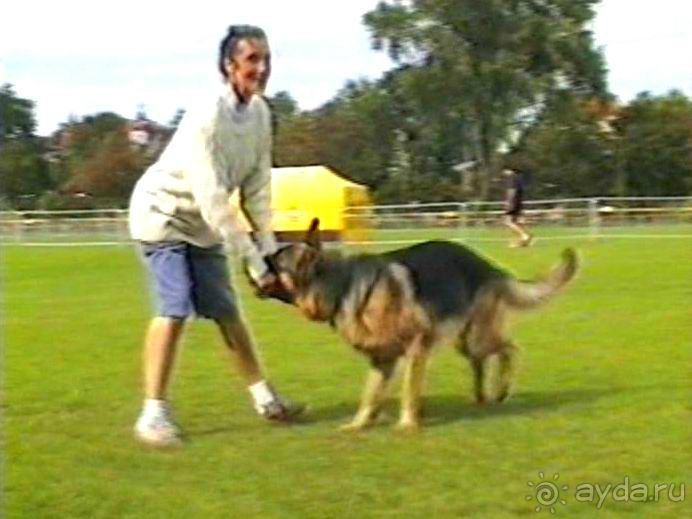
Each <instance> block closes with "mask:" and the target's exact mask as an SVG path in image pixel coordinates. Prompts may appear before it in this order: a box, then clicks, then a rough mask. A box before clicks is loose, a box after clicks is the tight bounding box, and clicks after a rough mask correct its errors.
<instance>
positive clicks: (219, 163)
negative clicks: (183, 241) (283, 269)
mask: <svg viewBox="0 0 692 519" xmlns="http://www.w3.org/2000/svg"><path fill="white" fill-rule="evenodd" d="M191 145H192V155H191V164H190V165H189V171H190V177H189V182H190V188H191V191H192V195H193V196H194V198H195V201H196V202H197V205H198V206H199V209H200V213H201V215H202V218H203V219H204V221H205V222H206V223H207V224H208V225H209V227H210V228H211V229H212V230H214V231H215V232H216V233H217V234H219V235H220V236H221V237H222V238H223V240H224V241H225V242H226V244H228V245H230V246H232V247H233V249H234V250H235V252H236V254H238V255H239V256H240V257H242V258H243V259H244V260H245V261H246V262H247V267H248V270H249V272H250V275H251V276H252V277H253V278H255V279H257V278H259V277H261V276H262V275H263V274H264V273H266V271H267V266H266V264H265V262H264V259H263V258H262V255H261V254H260V251H259V250H258V249H257V247H256V246H255V244H254V243H253V241H252V240H251V239H250V237H249V236H248V234H247V232H246V231H245V229H243V227H242V225H241V223H240V220H239V215H238V214H237V211H236V210H235V209H234V208H233V207H232V206H231V204H230V202H229V198H230V195H231V190H232V189H233V187H234V186H231V185H229V183H228V182H229V180H228V179H227V177H226V175H225V174H224V171H226V169H227V164H225V162H224V159H223V156H224V155H223V153H221V150H220V148H219V143H218V142H217V141H216V139H215V136H214V124H213V121H212V122H211V123H207V124H202V125H201V126H200V127H199V128H198V129H193V131H192V143H191Z"/></svg>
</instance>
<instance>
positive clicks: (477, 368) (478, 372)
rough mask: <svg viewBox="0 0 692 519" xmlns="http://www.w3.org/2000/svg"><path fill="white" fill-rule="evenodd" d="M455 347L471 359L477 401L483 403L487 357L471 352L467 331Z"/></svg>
mask: <svg viewBox="0 0 692 519" xmlns="http://www.w3.org/2000/svg"><path fill="white" fill-rule="evenodd" d="M455 348H456V350H457V351H458V352H459V354H460V355H461V356H462V357H466V358H467V359H468V360H469V364H471V369H472V371H473V392H474V396H475V398H476V402H477V403H479V404H483V403H484V402H485V391H484V389H483V387H484V381H485V362H484V361H485V359H484V358H478V357H475V356H473V355H472V354H471V352H470V351H469V345H468V342H467V336H466V333H464V334H463V335H462V336H461V337H460V339H459V342H457V344H456V345H455Z"/></svg>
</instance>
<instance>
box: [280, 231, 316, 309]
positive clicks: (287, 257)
mask: <svg viewBox="0 0 692 519" xmlns="http://www.w3.org/2000/svg"><path fill="white" fill-rule="evenodd" d="M319 225H320V221H319V220H318V219H317V218H313V220H312V222H311V223H310V228H309V229H308V231H307V234H306V236H305V240H304V241H303V242H300V243H293V244H291V245H287V246H286V247H282V248H281V249H279V250H278V251H276V252H275V253H274V254H273V255H272V256H271V257H270V261H271V263H272V266H273V268H274V269H275V271H276V274H277V275H278V276H279V280H280V281H281V283H282V284H283V285H284V287H285V288H286V290H288V291H289V292H291V293H292V294H293V295H294V296H295V295H297V293H298V292H299V291H300V290H301V289H304V288H305V286H306V285H307V284H309V283H310V280H311V279H312V277H313V275H314V270H315V266H316V264H317V263H318V261H319V259H320V257H321V255H322V244H321V242H320V231H319Z"/></svg>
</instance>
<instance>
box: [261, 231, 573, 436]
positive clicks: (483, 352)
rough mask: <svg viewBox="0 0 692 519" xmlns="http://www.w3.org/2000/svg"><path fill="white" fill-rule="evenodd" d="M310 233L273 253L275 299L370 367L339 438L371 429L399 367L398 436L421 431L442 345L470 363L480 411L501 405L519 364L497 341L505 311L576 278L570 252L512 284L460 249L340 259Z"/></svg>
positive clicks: (534, 302)
mask: <svg viewBox="0 0 692 519" xmlns="http://www.w3.org/2000/svg"><path fill="white" fill-rule="evenodd" d="M318 225H319V222H318V221H317V220H313V223H312V225H311V227H310V229H309V231H308V234H307V238H306V240H305V243H296V244H292V245H289V246H287V247H284V248H282V249H280V250H278V251H277V252H276V253H275V254H274V255H273V256H271V257H270V263H271V264H272V267H273V268H274V269H275V270H276V274H277V276H278V279H279V280H280V282H281V284H282V285H283V289H284V293H283V294H282V295H281V296H280V297H279V298H280V299H282V300H284V301H286V302H290V303H292V304H294V305H295V306H296V307H298V309H299V310H300V311H301V312H302V313H303V314H304V315H305V316H306V317H308V318H309V319H312V320H315V321H324V322H328V323H330V324H331V325H332V326H333V327H334V328H335V329H336V330H337V331H338V332H339V333H340V335H341V336H342V337H343V338H344V339H345V340H346V341H347V342H348V343H349V344H351V345H352V346H353V347H354V348H355V349H356V350H358V351H360V352H361V353H363V354H365V355H366V356H367V357H368V358H369V360H370V364H371V370H370V374H369V377H368V380H367V383H366V385H365V390H364V393H363V397H362V401H361V404H360V407H359V409H358V411H357V413H356V414H355V416H354V417H353V419H352V420H351V422H350V423H348V424H347V425H345V426H344V428H345V429H354V430H358V429H362V428H365V427H367V426H369V425H371V424H373V422H374V421H375V419H376V418H377V415H378V412H379V410H380V406H381V404H382V401H383V398H384V396H385V390H386V388H387V385H388V382H389V381H390V379H391V378H392V374H393V373H394V371H395V367H396V365H397V363H398V362H399V361H400V360H402V361H403V364H404V374H403V391H402V396H401V412H400V417H399V423H398V427H399V428H402V429H415V428H417V427H419V425H420V417H419V415H420V407H421V404H420V402H421V393H422V389H423V380H424V375H425V370H426V364H427V362H428V357H429V355H430V352H431V350H432V348H433V346H435V345H437V344H441V343H452V344H454V345H455V346H456V349H457V350H458V351H459V352H460V353H461V354H462V355H464V356H465V357H467V358H468V360H469V362H470V364H471V367H472V369H473V375H474V384H475V397H476V400H477V402H478V403H484V402H486V401H488V400H491V401H497V402H501V401H503V400H505V399H506V398H507V397H508V395H509V392H510V385H511V382H512V374H513V368H514V364H515V358H516V355H517V347H516V346H515V345H514V343H512V341H511V340H510V339H509V338H508V336H507V335H506V332H505V327H504V322H505V317H506V314H507V311H508V310H512V309H529V308H532V307H535V306H538V305H539V304H541V303H543V302H545V301H547V300H549V299H550V298H551V297H552V296H553V295H554V294H555V293H556V292H558V291H559V290H560V289H561V288H562V287H563V286H564V285H565V284H566V283H567V282H568V281H569V280H570V279H572V277H573V276H574V274H575V273H576V270H577V263H578V262H577V255H576V253H575V251H574V250H572V249H566V250H565V251H564V252H563V254H562V261H561V262H560V263H559V264H558V265H557V266H556V267H554V268H553V270H552V271H551V272H550V273H549V274H548V275H547V276H546V277H545V278H543V279H541V280H536V281H519V280H517V279H516V278H514V277H513V276H512V275H511V274H509V273H508V272H506V271H504V270H501V269H500V268H498V267H496V266H494V265H493V264H491V263H490V262H488V261H487V260H486V259H484V258H482V257H480V256H479V255H477V254H475V253H474V252H472V251H471V250H470V249H468V248H467V247H464V246H462V245H458V244H456V243H451V242H446V241H429V242H425V243H420V244H418V245H414V246H411V247H407V248H403V249H398V250H394V251H391V252H386V253H384V254H363V255H355V256H350V257H344V256H342V255H340V254H339V253H336V252H327V251H323V250H322V248H321V245H320V239H319V231H318ZM266 295H268V296H269V297H275V295H272V294H266ZM491 356H496V357H497V358H498V359H499V369H498V370H495V371H496V377H494V378H495V380H493V381H490V382H492V383H493V385H494V386H495V391H494V393H495V394H494V396H492V397H489V396H487V395H486V392H485V389H484V387H485V385H486V384H485V378H486V374H488V373H489V370H488V369H487V368H488V366H487V362H486V361H487V360H488V359H489V357H491Z"/></svg>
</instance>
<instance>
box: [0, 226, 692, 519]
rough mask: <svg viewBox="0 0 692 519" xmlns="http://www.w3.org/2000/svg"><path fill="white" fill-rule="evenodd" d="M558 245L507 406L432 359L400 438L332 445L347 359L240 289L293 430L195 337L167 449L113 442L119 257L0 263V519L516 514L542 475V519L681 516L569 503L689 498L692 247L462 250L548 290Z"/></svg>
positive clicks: (347, 383) (127, 339)
mask: <svg viewBox="0 0 692 519" xmlns="http://www.w3.org/2000/svg"><path fill="white" fill-rule="evenodd" d="M687 231H689V229H687ZM661 232H668V233H669V234H671V233H672V234H678V233H680V234H683V232H681V230H680V228H679V227H675V228H670V229H668V230H665V229H664V230H661ZM566 234H569V233H566ZM410 236H411V235H410V234H409V235H408V237H410ZM499 236H504V233H503V234H496V235H495V237H499ZM566 244H572V245H575V246H577V247H578V248H579V249H580V251H581V253H582V256H583V260H584V266H583V271H582V272H581V274H580V277H579V279H578V280H577V281H576V282H575V283H574V285H573V286H571V287H570V289H569V290H568V291H567V292H566V293H565V294H564V295H563V296H561V297H560V298H559V299H558V300H556V301H555V302H554V303H552V304H550V305H549V306H548V307H546V308H544V309H542V310H541V311H538V312H534V313H530V314H526V315H524V316H521V317H519V318H517V319H516V320H515V321H516V322H515V324H514V327H513V330H514V333H513V336H514V337H515V338H516V340H517V342H518V343H519V344H520V345H522V346H523V349H524V354H523V359H522V367H521V370H520V374H519V377H518V385H517V391H516V394H515V395H514V396H513V398H512V399H510V400H509V401H508V402H507V403H506V404H503V405H501V406H491V407H487V408H478V407H476V406H474V405H473V404H472V401H471V380H470V370H469V369H468V367H467V366H466V365H465V364H464V363H463V362H462V361H461V360H460V359H459V358H458V357H457V356H456V355H455V354H454V353H453V352H452V351H450V350H445V351H441V352H439V354H438V355H436V358H435V359H434V360H433V364H432V366H431V369H430V377H429V383H428V388H427V407H426V418H425V424H426V426H425V428H424V430H423V431H422V432H420V433H419V434H416V435H406V434H401V433H397V432H395V431H394V430H393V429H392V428H391V427H389V426H381V427H377V428H375V429H373V430H370V431H368V432H366V433H362V434H347V433H342V432H339V431H337V430H336V429H337V427H338V425H339V424H341V423H342V422H345V421H346V420H347V419H348V418H349V417H350V414H351V413H353V412H354V410H355V407H356V405H357V402H358V398H359V395H360V390H361V384H362V381H363V379H364V375H365V371H366V364H365V362H364V360H363V359H362V358H360V357H359V356H358V355H356V354H355V353H354V352H353V351H351V350H350V349H349V348H347V347H346V346H344V345H343V343H342V342H341V341H340V340H339V338H338V337H337V336H336V335H334V334H333V332H332V331H331V330H330V329H329V328H328V327H325V326H320V325H316V324H314V323H309V322H307V321H304V320H303V319H302V318H300V317H299V316H298V315H297V314H296V313H295V312H294V311H293V310H292V309H291V308H287V307H284V306H282V305H280V304H278V303H274V302H262V301H258V300H255V299H254V298H253V297H252V296H251V295H250V294H249V293H248V292H247V291H246V289H245V285H244V283H239V285H240V287H241V292H242V296H243V299H244V302H245V310H246V313H247V315H248V317H249V319H250V321H251V323H252V327H253V329H254V331H255V335H256V337H257V340H258V342H259V344H260V345H261V350H262V356H263V358H264V360H265V363H266V365H267V368H268V371H269V373H270V374H271V379H272V380H273V381H274V382H275V384H276V385H277V386H278V387H279V388H280V390H281V391H282V392H283V393H285V394H287V395H289V396H290V397H291V398H294V399H300V400H304V401H306V402H308V403H309V404H310V406H311V408H312V411H311V413H310V416H309V419H308V420H306V422H305V423H304V424H301V425H296V426H292V427H281V426H271V425H268V424H266V423H263V422H262V421H260V420H259V419H258V418H257V417H256V416H255V415H254V412H253V410H252V409H251V407H250V405H249V398H248V395H247V392H246V390H245V389H244V388H243V387H242V386H241V384H240V382H239V380H238V378H237V377H236V376H235V374H234V373H233V372H232V370H231V369H230V367H229V365H228V364H227V362H226V358H225V352H224V351H223V349H222V347H221V345H220V342H219V340H218V339H217V337H216V335H215V333H214V330H213V328H212V326H211V325H210V324H208V323H205V322H195V323H192V324H191V326H190V327H189V329H188V332H187V333H186V337H185V340H184V347H183V350H182V352H181V356H180V359H179V363H178V366H177V368H176V377H175V383H174V386H173V391H172V397H173V400H174V402H175V409H176V414H177V417H178V419H179V421H180V422H181V423H182V425H183V426H184V427H185V429H186V431H187V433H188V434H189V438H190V441H189V443H188V444H187V445H186V446H185V447H184V448H182V449H179V450H174V451H155V450H149V449H146V448H143V447H141V446H139V445H138V444H136V443H135V442H134V441H133V439H132V437H131V427H132V424H133V421H134V419H135V418H136V415H137V413H138V411H139V405H140V388H139V375H140V365H139V360H140V341H141V337H142V333H143V330H144V327H145V325H146V321H147V317H148V301H147V295H146V291H145V281H144V276H143V272H142V269H141V267H140V265H139V263H138V259H137V257H136V254H135V252H134V250H133V249H131V248H130V247H127V246H121V247H101V248H95V247H94V248H90V247H79V248H71V249H63V248H21V247H14V246H11V247H5V248H4V249H3V250H2V264H3V278H4V294H3V298H4V323H3V335H4V344H3V350H4V352H3V353H4V374H3V375H4V382H3V384H4V388H3V389H4V395H3V403H2V405H3V411H4V412H3V415H4V416H3V417H4V424H3V425H4V431H3V436H4V438H3V441H4V471H3V472H4V473H3V474H2V483H3V486H4V496H3V497H4V499H3V501H4V507H5V510H4V512H5V513H4V516H5V517H8V518H15V517H21V518H24V517H26V518H44V517H45V518H56V517H57V518H64V517H69V518H73V517H75V518H81V517H84V518H116V517H117V518H124V517H162V518H163V517H165V518H177V517H180V518H189V517H200V518H214V517H218V518H228V517H232V518H251V517H258V518H274V517H285V518H299V517H310V518H313V517H314V518H340V517H347V518H354V519H355V518H358V519H360V518H365V517H392V518H394V517H397V518H399V517H401V518H415V517H425V518H431V517H434V518H437V517H462V516H468V517H490V518H496V517H513V516H528V517H530V516H534V515H536V513H535V512H534V510H533V507H535V505H536V500H535V497H534V499H533V500H531V501H527V500H526V496H527V495H531V494H532V488H531V487H530V486H528V482H529V481H531V482H534V483H538V482H539V481H540V479H539V475H538V474H539V472H543V473H544V474H545V478H546V479H549V478H552V476H553V474H555V473H558V474H559V483H560V484H567V485H568V486H569V490H568V491H563V493H562V496H563V498H564V499H565V500H566V501H567V504H566V505H561V504H556V505H555V506H556V507H557V510H556V515H557V516H560V517H621V516H622V517H665V516H683V515H685V513H684V510H685V509H686V510H688V513H689V510H690V508H689V502H687V503H673V502H670V501H669V500H668V498H667V497H663V496H662V498H661V501H660V502H657V503H656V502H648V503H632V502H629V503H627V502H616V501H614V500H613V499H611V498H610V497H608V498H607V499H606V500H605V503H604V505H603V508H602V509H601V510H600V511H597V510H596V507H595V504H594V503H579V502H576V500H575V495H574V491H575V487H576V485H578V484H580V483H593V484H596V483H598V484H601V485H605V484H612V485H617V484H619V483H622V482H623V481H624V479H625V477H626V476H628V477H629V481H630V484H634V483H646V484H647V485H650V486H651V487H653V485H654V484H655V483H677V484H679V483H682V482H687V483H688V484H689V483H692V481H690V450H689V446H690V439H691V437H690V432H689V423H690V414H689V411H690V405H689V401H690V389H689V375H690V345H691V344H692V329H691V328H692V326H691V323H690V308H691V307H692V282H691V280H692V261H690V259H691V258H692V254H691V252H692V241H691V240H690V239H689V238H688V239H679V238H666V239H655V240H654V239H652V240H646V239H631V240H629V239H622V238H619V239H603V240H597V241H590V240H588V239H586V238H582V239H575V238H572V239H570V238H567V239H556V240H550V241H548V240H545V241H538V242H537V244H536V246H535V247H533V248H530V249H522V250H510V249H508V248H506V246H505V243H503V242H500V241H479V242H477V243H475V245H476V246H477V248H478V249H480V250H481V251H482V252H483V253H485V254H487V255H488V256H490V257H492V258H494V259H496V260H497V261H498V262H499V263H501V264H502V265H504V266H506V267H508V268H511V269H512V270H513V271H514V272H516V273H517V274H518V275H520V276H522V277H531V276H533V275H535V274H538V273H541V272H543V271H545V270H546V269H547V268H549V266H550V265H551V264H552V263H554V262H555V261H556V260H557V258H558V254H559V251H560V249H561V248H562V247H563V246H565V245H566ZM379 248H380V249H381V248H382V247H379ZM391 411H392V413H394V412H395V402H394V401H393V402H392V403H391ZM677 490H678V492H679V487H678V488H677ZM687 490H688V492H689V490H690V489H687ZM533 495H534V496H535V492H534V493H533ZM688 499H689V498H688ZM547 513H548V515H550V514H549V512H547ZM0 515H2V511H1V510H0ZM539 517H540V515H539Z"/></svg>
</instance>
